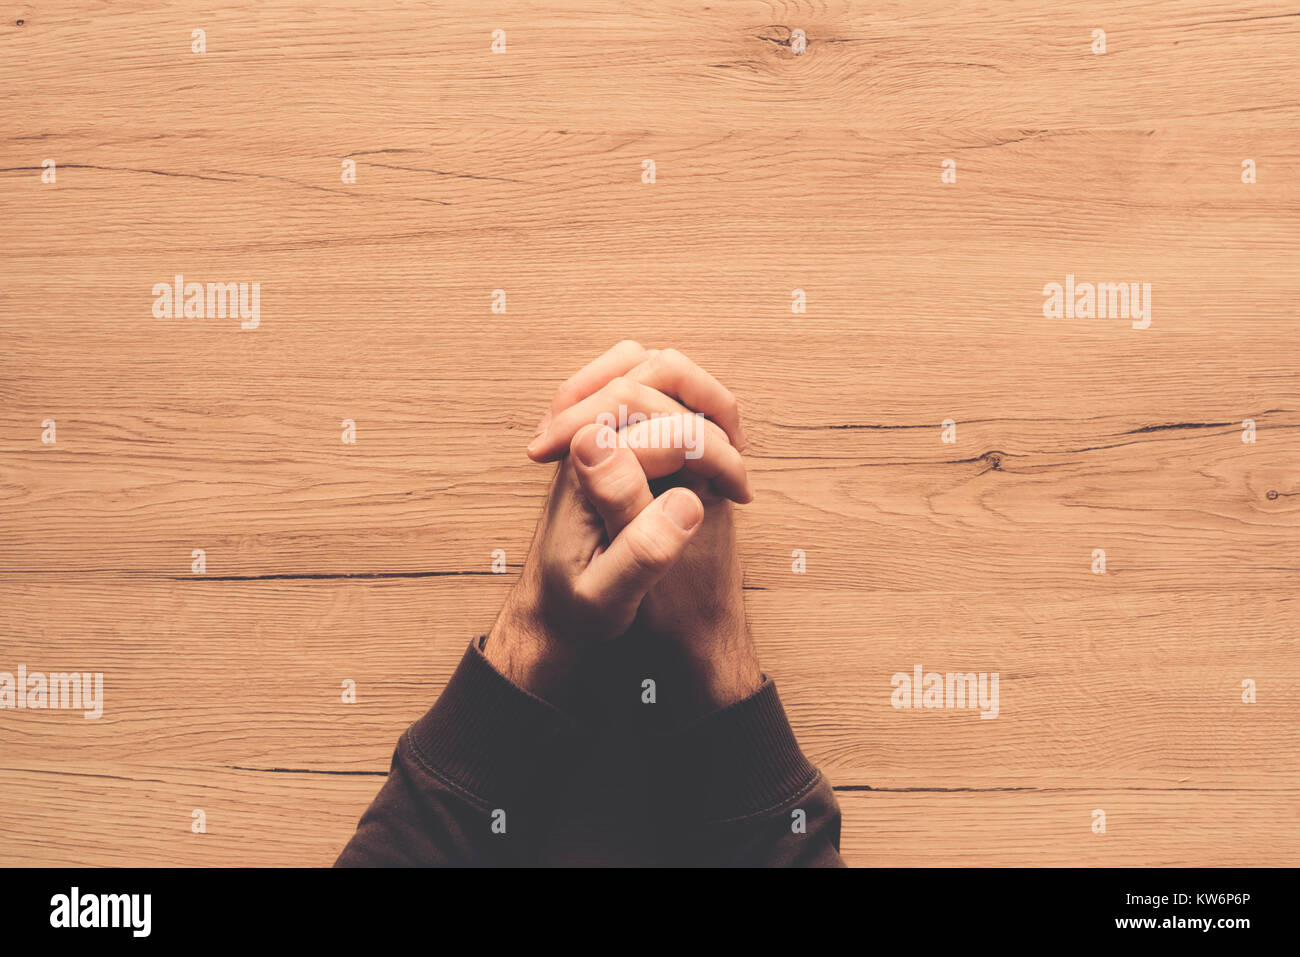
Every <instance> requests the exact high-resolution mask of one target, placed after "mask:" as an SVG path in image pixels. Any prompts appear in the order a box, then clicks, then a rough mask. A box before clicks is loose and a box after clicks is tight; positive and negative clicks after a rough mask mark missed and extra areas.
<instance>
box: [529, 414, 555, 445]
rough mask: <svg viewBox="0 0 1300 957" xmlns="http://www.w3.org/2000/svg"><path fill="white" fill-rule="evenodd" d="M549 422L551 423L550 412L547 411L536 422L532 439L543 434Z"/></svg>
mask: <svg viewBox="0 0 1300 957" xmlns="http://www.w3.org/2000/svg"><path fill="white" fill-rule="evenodd" d="M550 424H551V413H550V412H547V413H546V414H545V415H544V416H542V421H540V422H538V423H537V431H536V432H534V433H533V440H534V441H536V440H537V439H538V438H539V437H541V436H543V435H545V434H546V427H547V426H548V425H550Z"/></svg>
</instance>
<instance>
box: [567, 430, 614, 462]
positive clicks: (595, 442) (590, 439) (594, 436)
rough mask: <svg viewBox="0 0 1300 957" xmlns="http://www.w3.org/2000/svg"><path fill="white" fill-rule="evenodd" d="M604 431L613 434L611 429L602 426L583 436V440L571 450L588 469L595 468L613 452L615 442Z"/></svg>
mask: <svg viewBox="0 0 1300 957" xmlns="http://www.w3.org/2000/svg"><path fill="white" fill-rule="evenodd" d="M606 432H608V433H609V435H610V436H613V434H614V431H613V430H612V429H610V428H608V427H605V426H602V427H601V428H599V429H597V430H596V431H595V432H592V433H591V434H590V435H587V436H584V437H583V440H582V441H581V442H579V443H578V445H577V447H576V448H575V449H574V450H573V454H574V455H576V456H577V457H578V461H579V462H581V463H582V464H583V465H585V466H586V467H587V468H589V469H592V468H595V467H596V466H597V465H599V464H600V463H601V462H604V461H605V460H606V459H608V458H609V457H610V456H611V455H613V454H614V445H615V443H614V442H613V441H611V440H610V438H608V437H606V436H605V433H606ZM602 438H603V439H604V440H603V441H602Z"/></svg>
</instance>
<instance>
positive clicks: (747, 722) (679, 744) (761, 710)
mask: <svg viewBox="0 0 1300 957" xmlns="http://www.w3.org/2000/svg"><path fill="white" fill-rule="evenodd" d="M650 748H651V755H652V760H653V761H654V762H655V768H654V774H653V779H654V780H655V781H656V790H657V791H658V798H659V800H660V801H661V802H662V806H663V810H664V811H665V812H666V813H668V814H669V815H671V816H674V817H678V818H684V819H687V820H692V821H701V822H703V821H726V820H734V819H737V818H743V817H748V816H751V815H756V814H761V813H764V812H767V811H772V810H775V809H777V808H779V807H780V806H781V805H782V804H784V803H786V802H787V801H789V800H792V799H794V798H795V797H797V796H798V795H800V794H802V793H803V792H804V791H806V790H807V789H808V788H809V787H810V786H811V785H812V784H813V782H814V781H815V780H816V779H817V775H818V771H817V769H816V768H815V767H813V766H812V764H811V763H810V762H809V761H808V759H807V758H806V757H804V755H803V752H802V751H800V750H799V743H798V742H797V741H796V740H795V737H794V730H793V729H792V728H791V727H790V722H789V720H788V719H787V718H786V716H785V709H784V708H783V707H782V706H781V699H780V697H779V696H778V695H777V693H776V684H775V683H774V682H773V681H772V680H771V679H770V678H765V679H764V681H763V684H762V686H761V687H760V688H759V689H758V690H757V691H755V692H754V693H753V694H752V695H750V696H749V697H748V698H745V699H744V700H742V701H738V702H736V703H735V704H733V705H730V706H728V707H726V708H723V709H722V710H720V711H714V712H713V713H711V714H708V715H705V716H704V717H703V718H700V719H699V720H698V721H695V722H694V723H692V724H690V725H688V726H686V727H685V728H683V729H681V730H680V731H677V732H675V733H673V734H671V735H667V736H664V737H659V738H655V739H653V740H652V741H651V742H650Z"/></svg>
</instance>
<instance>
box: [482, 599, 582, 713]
mask: <svg viewBox="0 0 1300 957" xmlns="http://www.w3.org/2000/svg"><path fill="white" fill-rule="evenodd" d="M483 656H484V657H485V658H487V660H488V662H489V664H491V665H492V667H493V668H495V669H496V670H497V671H498V672H500V673H501V674H502V675H503V676H504V677H505V678H506V679H508V680H509V681H510V682H511V683H513V684H515V685H517V686H518V687H520V688H522V689H523V690H525V691H527V692H529V693H530V694H533V695H536V696H537V697H539V698H541V699H542V700H543V701H547V702H549V703H551V704H553V705H557V706H561V705H564V704H566V703H567V702H568V700H569V698H570V697H571V695H572V692H573V673H574V666H575V658H576V655H575V649H574V648H573V647H572V646H571V645H567V644H565V643H564V642H562V641H560V640H559V639H558V638H557V637H556V636H554V635H552V634H551V633H550V632H549V631H548V630H547V629H546V628H544V627H543V626H542V625H541V624H540V622H539V621H538V620H537V618H536V616H534V615H533V614H532V613H531V612H530V611H529V609H528V608H527V607H526V604H525V605H523V606H521V604H520V602H519V601H517V600H516V596H515V595H514V593H512V594H511V597H510V599H508V600H507V601H506V605H505V607H504V608H502V610H501V614H500V615H498V616H497V620H496V622H495V623H494V624H493V626H492V630H491V631H490V632H488V636H487V640H486V641H485V643H484V645H483Z"/></svg>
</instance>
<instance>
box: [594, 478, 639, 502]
mask: <svg viewBox="0 0 1300 957" xmlns="http://www.w3.org/2000/svg"><path fill="white" fill-rule="evenodd" d="M640 484H641V479H640V477H639V476H637V475H636V474H635V473H634V472H633V471H632V470H631V469H624V468H618V469H612V470H610V471H609V472H608V473H606V474H605V475H603V476H602V477H601V479H600V481H599V482H598V483H597V485H596V487H595V488H594V489H593V492H594V494H596V495H597V496H599V497H600V500H601V503H602V504H605V505H609V506H613V507H616V508H618V507H622V506H625V505H627V504H629V503H630V502H632V501H633V499H635V498H636V493H637V489H638V487H639V485H640Z"/></svg>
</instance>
